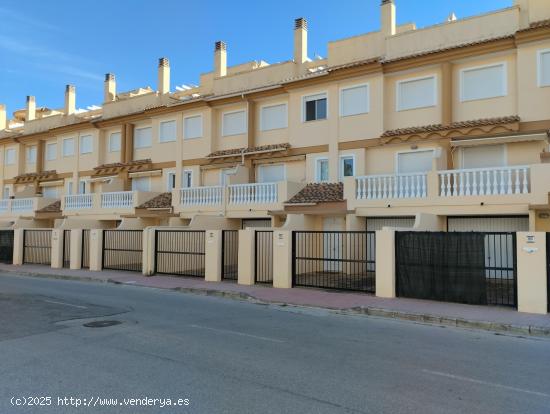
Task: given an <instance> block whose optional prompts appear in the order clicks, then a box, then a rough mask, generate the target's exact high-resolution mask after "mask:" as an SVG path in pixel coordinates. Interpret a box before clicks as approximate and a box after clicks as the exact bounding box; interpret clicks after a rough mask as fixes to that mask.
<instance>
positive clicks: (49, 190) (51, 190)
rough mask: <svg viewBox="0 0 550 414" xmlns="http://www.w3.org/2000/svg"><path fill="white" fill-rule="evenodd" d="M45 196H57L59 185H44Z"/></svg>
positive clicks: (43, 194)
mask: <svg viewBox="0 0 550 414" xmlns="http://www.w3.org/2000/svg"><path fill="white" fill-rule="evenodd" d="M42 196H43V197H44V198H57V187H42Z"/></svg>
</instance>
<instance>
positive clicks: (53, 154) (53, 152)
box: [46, 142, 57, 161]
mask: <svg viewBox="0 0 550 414" xmlns="http://www.w3.org/2000/svg"><path fill="white" fill-rule="evenodd" d="M56 158H57V144H56V143H55V142H52V143H51V144H47V145H46V160H47V161H53V160H55V159H56Z"/></svg>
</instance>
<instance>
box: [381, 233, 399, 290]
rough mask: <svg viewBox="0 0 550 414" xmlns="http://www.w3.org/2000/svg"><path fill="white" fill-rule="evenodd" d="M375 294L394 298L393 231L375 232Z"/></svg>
mask: <svg viewBox="0 0 550 414" xmlns="http://www.w3.org/2000/svg"><path fill="white" fill-rule="evenodd" d="M376 296H378V297H381V298H395V296H396V289H395V231H393V230H378V231H377V232H376Z"/></svg>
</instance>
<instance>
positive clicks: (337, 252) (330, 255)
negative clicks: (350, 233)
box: [323, 217, 345, 272]
mask: <svg viewBox="0 0 550 414" xmlns="http://www.w3.org/2000/svg"><path fill="white" fill-rule="evenodd" d="M344 229H345V221H344V218H343V217H325V218H324V219H323V231H324V233H323V256H324V258H325V259H330V260H324V261H323V263H324V270H325V272H341V271H342V262H340V260H342V257H343V242H344V240H343V235H342V233H338V232H342V231H344Z"/></svg>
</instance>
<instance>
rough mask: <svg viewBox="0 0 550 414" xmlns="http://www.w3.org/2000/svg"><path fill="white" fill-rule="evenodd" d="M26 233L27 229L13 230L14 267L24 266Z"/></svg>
mask: <svg viewBox="0 0 550 414" xmlns="http://www.w3.org/2000/svg"><path fill="white" fill-rule="evenodd" d="M24 231H25V229H14V230H13V264H14V265H22V264H23V249H24V247H23V240H24Z"/></svg>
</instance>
